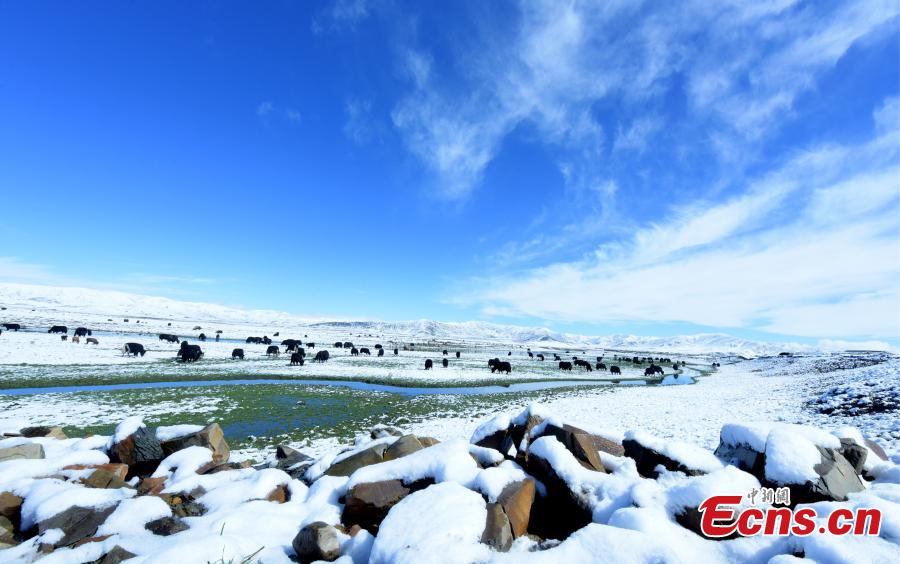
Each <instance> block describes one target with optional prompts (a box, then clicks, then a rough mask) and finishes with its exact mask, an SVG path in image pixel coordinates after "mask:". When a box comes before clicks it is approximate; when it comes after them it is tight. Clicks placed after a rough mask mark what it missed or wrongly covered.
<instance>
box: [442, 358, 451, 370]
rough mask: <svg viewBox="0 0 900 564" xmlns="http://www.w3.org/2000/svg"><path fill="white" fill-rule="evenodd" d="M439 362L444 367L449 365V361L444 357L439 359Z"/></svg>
mask: <svg viewBox="0 0 900 564" xmlns="http://www.w3.org/2000/svg"><path fill="white" fill-rule="evenodd" d="M441 364H442V365H443V366H444V368H447V367H448V366H450V361H449V360H447V359H446V358H444V359H442V360H441Z"/></svg>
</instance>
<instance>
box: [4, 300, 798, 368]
mask: <svg viewBox="0 0 900 564" xmlns="http://www.w3.org/2000/svg"><path fill="white" fill-rule="evenodd" d="M0 306H2V307H5V308H6V310H5V311H0V319H2V321H3V322H7V321H10V322H16V321H20V320H26V321H28V320H38V319H41V320H43V319H47V320H55V319H59V320H67V319H68V320H78V319H84V318H85V317H90V318H92V319H97V320H101V319H102V320H104V321H105V320H106V319H105V318H107V317H109V318H116V319H117V320H118V319H119V318H122V317H130V318H141V319H144V320H145V323H146V322H148V321H149V322H150V323H151V325H154V324H158V325H165V324H166V323H165V322H171V323H173V324H194V323H220V324H229V325H246V326H253V327H261V328H279V327H280V328H284V329H292V330H293V329H295V328H296V329H301V328H308V331H313V330H319V331H322V332H327V333H329V334H332V333H340V332H342V331H343V332H347V333H356V334H359V333H371V334H373V335H390V336H398V337H399V336H403V337H404V338H406V337H408V338H409V339H410V340H416V341H428V340H435V341H468V342H487V343H497V344H501V343H502V344H518V345H526V346H532V347H534V348H536V349H539V348H585V349H586V348H591V349H609V350H623V351H647V352H673V353H675V352H677V353H682V354H710V353H721V354H731V355H739V356H744V357H755V356H762V355H772V354H778V353H779V352H781V351H793V352H804V351H810V350H813V347H810V346H808V345H800V344H796V343H771V342H761V341H751V340H747V339H740V338H737V337H733V336H730V335H727V334H724V333H705V334H697V335H682V336H675V337H647V336H636V335H605V336H585V335H576V334H572V333H561V332H557V331H553V330H551V329H548V328H546V327H523V326H517V325H500V324H496V323H489V322H484V321H464V322H441V321H433V320H428V319H419V320H414V321H353V320H323V319H311V318H305V317H301V316H297V315H292V314H289V313H285V312H281V311H274V310H250V309H242V308H237V307H228V306H223V305H218V304H210V303H202V302H187V301H179V300H173V299H169V298H163V297H158V296H144V295H139V294H131V293H127V292H120V291H113V290H96V289H87V288H65V287H56V286H38V285H28V284H13V283H0ZM73 322H74V321H73Z"/></svg>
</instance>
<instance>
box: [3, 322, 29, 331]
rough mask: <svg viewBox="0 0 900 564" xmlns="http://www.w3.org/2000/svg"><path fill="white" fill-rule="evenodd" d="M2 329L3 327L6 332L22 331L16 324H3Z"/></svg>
mask: <svg viewBox="0 0 900 564" xmlns="http://www.w3.org/2000/svg"><path fill="white" fill-rule="evenodd" d="M3 327H4V328H5V329H6V330H7V331H16V332H18V331H19V329H24V328H23V327H22V326H21V325H19V324H18V323H4V324H3Z"/></svg>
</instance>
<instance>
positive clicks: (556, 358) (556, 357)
mask: <svg viewBox="0 0 900 564" xmlns="http://www.w3.org/2000/svg"><path fill="white" fill-rule="evenodd" d="M553 360H562V359H561V358H559V355H558V354H554V355H553Z"/></svg>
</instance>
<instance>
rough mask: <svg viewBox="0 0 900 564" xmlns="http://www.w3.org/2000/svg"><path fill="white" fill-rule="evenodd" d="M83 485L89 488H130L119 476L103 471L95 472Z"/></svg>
mask: <svg viewBox="0 0 900 564" xmlns="http://www.w3.org/2000/svg"><path fill="white" fill-rule="evenodd" d="M83 483H84V485H85V486H86V487H88V488H105V489H118V488H127V487H129V486H128V484H126V483H125V481H124V480H122V478H120V477H119V475H117V474H113V473H112V472H109V471H107V470H103V469H97V470H94V471H93V472H92V473H91V475H90V476H88V477H87V478H85V479H84V480H83Z"/></svg>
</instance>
